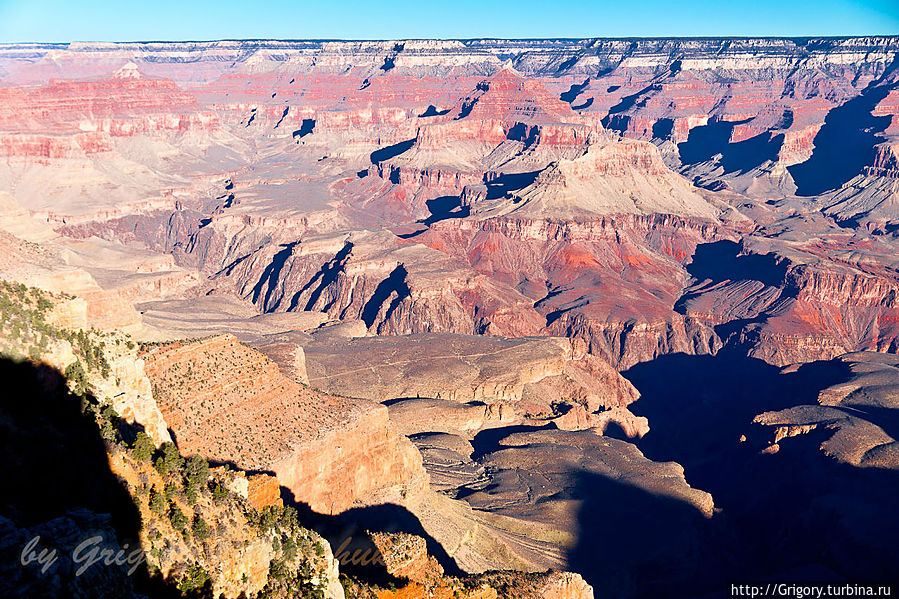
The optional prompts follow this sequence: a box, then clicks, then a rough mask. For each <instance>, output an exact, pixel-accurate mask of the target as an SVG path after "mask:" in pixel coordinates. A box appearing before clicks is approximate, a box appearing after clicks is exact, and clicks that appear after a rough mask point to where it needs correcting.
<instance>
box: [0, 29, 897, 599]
mask: <svg viewBox="0 0 899 599" xmlns="http://www.w3.org/2000/svg"><path fill="white" fill-rule="evenodd" d="M897 57H899V38H897V37H890V36H880V37H846V38H795V39H775V38H765V39H760V38H722V39H711V38H706V39H686V38H684V39H671V40H664V39H626V40H625V39H586V40H490V39H484V40H396V41H357V42H351V41H311V40H310V41H302V40H300V41H274V40H247V41H215V42H142V43H138V42H133V43H91V42H78V43H60V44H41V43H27V44H26V43H22V44H0V279H2V280H5V281H11V282H12V281H14V282H16V284H19V283H21V284H23V285H25V286H28V287H35V288H40V289H43V290H45V291H46V292H47V293H49V294H51V295H52V297H53V298H54V299H53V308H52V313H51V315H50V316H48V319H49V321H51V322H52V323H54V324H53V326H54V327H57V328H58V329H59V330H82V331H90V334H91V335H97V336H98V337H97V339H101V338H103V339H106V338H108V339H114V340H116V341H115V349H113V348H112V345H111V344H112V343H113V342H112V341H107V343H108V344H109V347H107V349H106V350H104V351H105V352H106V353H105V354H104V356H105V357H104V359H105V360H106V361H107V362H108V365H109V369H110V371H109V372H107V373H105V376H102V377H97V376H94V377H93V378H91V377H88V379H89V380H88V383H86V384H87V385H88V387H90V389H91V392H92V393H94V395H96V396H97V397H100V398H105V399H103V401H107V402H108V403H109V405H111V406H113V407H114V409H115V410H116V412H117V413H118V414H120V415H121V416H122V418H123V419H124V420H125V421H127V422H128V423H130V424H131V425H135V423H136V424H137V425H139V426H141V427H143V430H145V431H146V432H147V434H148V435H149V436H150V437H151V438H152V439H153V441H154V443H155V444H156V445H157V446H158V447H162V446H163V444H167V443H174V444H175V445H176V446H177V448H178V450H179V451H180V452H181V453H182V454H184V455H185V456H193V455H197V456H201V457H202V458H204V459H206V460H209V461H210V462H211V463H212V464H213V465H216V466H218V467H219V468H222V469H224V470H223V472H229V471H231V470H234V471H238V472H243V473H245V475H244V480H245V479H246V477H249V480H252V481H262V482H254V483H253V484H254V485H257V484H258V485H263V486H265V485H269V486H270V487H271V488H268V489H267V491H265V492H264V493H263V492H261V491H260V492H259V493H258V494H257V495H254V496H258V495H259V494H261V495H264V496H265V497H267V498H268V499H266V500H265V501H263V502H262V503H265V504H271V503H278V504H279V505H280V504H281V503H282V502H283V503H284V504H288V505H291V506H293V507H294V508H296V509H297V510H298V513H299V517H300V519H301V522H302V524H303V526H307V525H308V526H309V527H311V528H315V529H316V530H317V531H318V533H317V534H320V535H321V538H322V539H323V540H322V542H323V543H324V545H325V546H330V549H329V550H328V551H325V553H324V554H323V557H322V556H319V558H320V559H318V560H317V561H316V560H313V562H315V564H317V565H315V566H314V567H315V568H319V567H321V568H324V570H327V573H324V574H322V580H325V579H326V578H327V585H330V586H329V590H328V593H329V595H328V596H329V597H331V596H334V597H337V596H339V595H341V594H342V593H343V592H344V590H345V589H347V588H350V587H353V585H356V586H360V588H361V586H365V584H368V583H366V582H365V581H366V580H369V579H370V578H371V577H372V576H374V577H375V578H377V577H383V576H389V577H393V579H395V580H402V581H404V582H403V583H402V584H405V585H406V586H404V587H402V588H399V589H394V590H389V589H380V590H378V591H377V596H378V597H380V598H385V599H386V598H389V597H394V596H396V597H425V596H447V597H449V596H455V595H453V593H458V592H462V589H463V588H464V589H465V592H466V593H468V594H467V595H465V596H470V597H505V596H509V597H530V596H534V597H538V596H539V597H550V598H551V597H559V598H563V597H565V598H567V597H572V598H581V599H583V598H587V597H592V596H593V593H594V592H595V593H596V594H597V596H621V597H667V596H670V597H680V596H684V593H686V592H688V591H689V592H690V593H694V594H697V596H705V595H706V594H708V593H713V592H716V591H720V589H722V588H724V586H723V585H724V584H726V583H727V582H728V581H733V580H748V579H756V578H765V577H768V578H770V577H772V576H773V577H777V576H781V577H787V578H790V577H793V578H795V577H797V576H798V577H803V576H806V575H808V576H810V577H814V576H825V577H826V576H832V577H836V578H838V579H848V580H857V579H877V578H878V577H880V578H883V576H885V575H886V574H889V573H890V567H891V564H895V563H896V559H897V558H899V555H897V554H896V548H895V543H894V542H892V541H891V539H895V533H896V532H897V531H896V518H895V516H894V515H892V512H891V506H892V501H893V499H892V497H894V493H895V491H897V490H899V480H897V478H896V473H897V471H899V461H897V457H899V453H897V450H896V447H897V445H896V443H897V441H896V439H897V437H896V430H895V426H894V424H895V413H896V412H895V410H896V409H897V406H896V405H895V399H896V393H895V388H896V386H897V384H899V382H897V381H899V374H897V373H899V370H897V364H896V354H897V353H899V300H897V295H899V199H897V198H899V195H897V194H899V187H897V185H899V183H897V181H899V69H897V66H899V61H897ZM10 289H12V287H11V288H10ZM10 293H13V292H12V291H11V292H10ZM35 301H36V300H35ZM3 326H4V327H6V326H7V321H6V320H4V321H3ZM9 326H12V325H9ZM0 332H2V333H3V334H2V335H0V341H2V342H3V345H0V349H3V348H12V349H9V350H8V352H6V350H4V352H6V353H4V356H6V355H7V353H9V354H10V355H16V356H19V355H20V354H21V355H24V356H26V357H28V356H29V355H30V354H29V353H28V352H29V351H32V346H31V345H28V346H27V347H26V346H25V345H22V344H21V343H18V342H17V341H16V339H18V338H19V337H20V336H21V331H20V330H19V329H18V328H16V329H10V330H8V331H7V330H6V329H3V331H0ZM66 335H68V333H67V334H66ZM103 336H108V337H103ZM28 339H31V338H30V337H28ZM61 339H63V340H62V341H59V342H54V344H51V345H50V346H46V344H44V345H40V344H39V343H38V342H39V341H40V340H41V336H40V335H37V336H35V337H34V340H33V341H34V343H35V344H36V345H35V346H37V345H40V347H41V349H39V350H38V349H34V350H33V351H32V354H33V355H31V359H34V358H35V356H36V357H37V358H38V359H39V360H40V361H43V362H44V363H46V364H49V365H51V366H53V367H55V368H57V369H59V370H60V371H66V370H67V369H68V367H70V366H71V365H72V364H73V363H75V361H76V358H77V356H76V353H77V351H76V350H77V349H78V347H79V346H77V344H75V343H74V342H70V341H66V340H65V339H68V337H65V336H63V337H62V338H61ZM17 343H18V345H17ZM29 343H31V341H29ZM126 344H130V345H126ZM26 345H27V344H26ZM73 352H74V353H73ZM122 460H124V461H122ZM116 464H117V467H118V468H119V470H121V471H122V472H126V473H128V476H130V477H132V478H134V477H137V476H138V475H137V474H134V473H133V472H132V470H134V466H133V465H131V463H130V462H129V461H128V460H127V459H125V458H122V459H120V460H119V461H118V462H116ZM137 470H140V468H137ZM794 470H801V471H802V472H803V474H802V475H801V476H792V475H791V473H792V472H793V471H794ZM222 476H224V475H222ZM253 477H261V478H253ZM138 478H139V477H138ZM265 481H268V482H265ZM132 482H133V481H132ZM234 484H236V485H238V486H240V485H241V483H239V482H237V483H234ZM247 484H249V483H247ZM853 485H855V487H854V486H853ZM131 486H132V487H135V486H136V483H135V484H132V485H131ZM853 489H855V490H853ZM245 495H246V496H247V497H249V496H250V495H252V494H251V493H245ZM276 496H277V501H275V497H276ZM260 505H262V504H260ZM806 505H811V508H809V510H808V512H807V513H806V512H804V511H803V510H805V506H806ZM142 509H143V508H142ZM143 513H144V516H145V517H147V513H148V512H147V511H146V510H143ZM238 520H239V518H238ZM241 526H243V524H241ZM348 531H351V532H348ZM23 534H24V533H23ZM379 534H383V535H387V536H385V537H379V536H378V535H379ZM348 535H351V536H352V535H354V536H356V537H357V538H358V539H362V538H363V537H364V538H366V539H368V541H366V543H367V544H366V545H365V547H366V548H368V549H369V550H372V551H375V550H376V551H377V552H379V554H380V555H382V556H383V557H384V558H385V559H386V561H387V562H388V564H387V572H386V573H385V572H382V571H380V570H378V571H377V572H376V573H375V574H373V569H372V568H369V569H366V568H357V567H356V566H358V564H353V563H351V560H350V561H347V560H344V561H341V555H340V554H341V552H339V551H338V548H339V547H340V545H341V543H342V541H343V540H344V539H345V538H347V536H348ZM310 538H312V537H310ZM314 538H315V539H318V538H319V537H317V536H316V537H314ZM769 538H770V539H773V538H776V539H777V543H775V544H769V543H768V542H767V541H766V539H769ZM316 542H318V541H316ZM329 544H330V545H329ZM260 547H262V546H260ZM331 550H333V552H331ZM259 551H260V552H263V553H264V554H265V555H264V556H263V557H264V558H265V559H263V558H262V557H260V559H259V560H257V561H259V563H260V564H263V565H259V564H257V565H254V566H253V568H255V569H254V570H253V571H252V572H251V574H252V576H251V577H250V578H251V583H252V584H250V586H246V584H245V583H240V582H239V581H237V580H235V579H234V577H231V578H230V579H228V580H227V581H225V582H223V583H222V584H221V585H220V587H221V588H222V589H227V592H228V593H231V594H233V595H235V596H236V594H237V593H238V592H239V591H240V590H250V591H252V592H257V591H259V589H260V588H262V587H263V586H264V583H265V581H264V580H263V579H264V576H263V575H262V574H261V573H260V572H261V571H262V570H263V569H264V563H269V561H270V560H271V559H273V558H272V556H273V555H280V554H279V553H278V550H271V548H270V547H268V545H265V547H264V548H260V549H259ZM273 551H274V552H273ZM260 555H261V554H260ZM229 559H230V558H229ZM267 560H268V561H267ZM263 562H264V563H263ZM338 562H340V563H339V568H340V571H341V572H344V571H346V572H349V573H350V574H351V575H352V576H354V577H356V578H353V579H352V580H353V582H347V583H346V584H344V586H343V587H341V590H338V589H337V587H339V586H340V584H339V583H337V582H336V580H337V577H336V574H335V573H334V571H335V569H336V568H337V567H338ZM310 563H312V562H310ZM322 564H324V565H322ZM166 568H169V569H170V564H169V565H167V566H166ZM324 570H323V572H324ZM166 571H167V572H168V569H166ZM235 571H236V570H235ZM547 571H550V572H549V573H547ZM235 576H237V575H235ZM504 576H505V577H508V578H503V577H504ZM495 577H499V578H495ZM393 579H392V580H393ZM341 580H342V581H344V580H345V579H344V578H341ZM473 581H476V582H473ZM369 582H370V581H369ZM327 585H326V586H327ZM472 585H474V586H472ZM478 585H480V586H478ZM401 586H402V585H401ZM251 587H252V589H251ZM353 588H355V587H353ZM504 588H506V589H509V588H511V589H513V590H512V591H505V592H506V593H507V594H506V595H504V594H503V592H504V591H503V590H502V589H504ZM473 589H475V590H473ZM357 591H358V592H360V593H361V591H359V589H357ZM347 592H349V591H347ZM354 592H356V591H354ZM359 596H363V595H361V594H360V595H359Z"/></svg>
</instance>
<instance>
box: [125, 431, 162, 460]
mask: <svg viewBox="0 0 899 599" xmlns="http://www.w3.org/2000/svg"><path fill="white" fill-rule="evenodd" d="M131 447H132V449H133V450H134V457H135V459H137V460H140V461H141V462H148V461H150V459H151V458H152V457H153V454H154V453H155V452H156V446H155V445H154V444H153V439H151V438H150V435H148V434H147V433H145V432H144V431H141V432H139V433H137V437H136V438H135V439H134V444H133V445H132V446H131Z"/></svg>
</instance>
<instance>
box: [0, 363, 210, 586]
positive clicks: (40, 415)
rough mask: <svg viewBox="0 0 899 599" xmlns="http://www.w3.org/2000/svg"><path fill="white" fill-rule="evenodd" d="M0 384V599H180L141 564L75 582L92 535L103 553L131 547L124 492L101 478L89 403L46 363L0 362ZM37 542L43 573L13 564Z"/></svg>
mask: <svg viewBox="0 0 899 599" xmlns="http://www.w3.org/2000/svg"><path fill="white" fill-rule="evenodd" d="M0 381H2V383H3V390H2V391H0V459H2V463H3V484H0V531H2V535H0V537H2V539H3V541H2V542H0V595H2V596H4V597H17V596H23V597H29V598H30V597H66V596H80V597H109V598H118V597H131V596H134V594H135V593H139V594H140V595H144V596H150V597H154V598H156V597H162V598H166V597H182V596H184V595H183V594H182V593H180V592H179V591H178V590H177V589H176V588H175V585H174V584H170V583H166V582H164V581H163V580H162V579H161V577H160V576H159V575H158V574H150V572H149V571H148V569H147V568H146V564H142V565H141V566H140V567H139V568H138V569H137V570H136V571H135V572H134V574H133V575H132V576H128V574H127V570H126V568H123V567H119V566H115V565H113V566H105V565H103V564H100V565H94V566H92V567H90V568H88V569H86V570H85V572H84V573H83V574H82V575H81V576H78V575H77V574H76V572H75V570H76V568H77V566H76V565H75V564H74V562H73V560H72V552H73V550H74V547H75V546H76V545H77V544H79V543H81V542H82V541H84V540H86V539H90V538H91V537H94V536H100V537H102V545H101V546H102V547H104V548H106V547H114V548H127V547H128V546H129V545H131V546H135V545H136V544H137V540H138V538H139V535H140V530H141V518H140V514H139V512H138V510H137V508H136V507H135V504H134V502H133V500H132V498H131V495H130V494H129V492H128V489H127V488H126V486H125V484H124V483H123V482H122V481H120V480H119V479H118V477H117V476H116V475H115V474H114V473H113V472H112V471H111V470H110V467H109V461H108V458H107V449H106V443H107V441H104V439H103V438H102V436H101V434H100V430H99V429H98V427H97V425H96V423H95V422H94V420H93V418H92V417H91V416H89V415H88V414H87V413H85V412H84V410H83V403H88V404H96V400H95V399H94V398H93V397H92V396H90V395H87V396H85V397H79V396H76V395H74V394H72V393H70V392H69V391H68V388H67V386H66V379H65V377H64V376H63V374H62V373H61V372H59V371H58V370H56V369H55V368H53V367H51V366H48V365H46V364H32V363H29V362H16V361H13V360H9V359H7V358H0ZM121 426H123V427H127V425H125V424H124V423H122V424H121ZM131 432H134V431H131ZM126 434H127V432H126ZM37 535H40V537H41V538H40V539H39V541H38V542H39V548H40V549H48V550H52V549H56V550H57V551H58V555H59V557H58V559H57V562H56V563H55V564H54V565H53V566H52V568H51V569H48V570H47V571H46V572H45V573H44V572H42V571H41V567H40V566H39V565H38V564H36V563H33V562H32V563H30V564H28V565H25V566H22V565H20V560H21V556H22V552H23V551H24V550H25V544H26V543H27V542H28V541H29V540H31V539H33V538H34V537H35V536H37ZM7 585H9V586H7ZM210 592H211V590H210V589H208V588H203V589H198V590H197V591H196V592H195V593H193V594H191V595H189V596H193V597H205V596H207V594H208V593H210ZM23 593H24V594H23ZM210 596H211V595H210Z"/></svg>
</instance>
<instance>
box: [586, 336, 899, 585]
mask: <svg viewBox="0 0 899 599" xmlns="http://www.w3.org/2000/svg"><path fill="white" fill-rule="evenodd" d="M623 374H624V376H625V377H626V378H628V379H629V380H630V381H631V382H632V383H633V384H634V385H635V386H636V387H637V389H638V390H639V391H640V392H641V398H640V399H639V400H638V401H637V402H635V403H634V404H632V406H631V409H632V411H633V412H634V413H635V414H637V415H640V416H646V417H648V418H649V422H650V428H651V430H650V432H649V433H648V434H646V436H645V437H644V438H643V439H641V440H640V441H639V442H638V443H637V445H638V447H639V448H640V449H641V451H642V452H643V453H644V455H646V457H648V458H650V459H652V460H654V461H676V462H678V463H680V464H681V465H682V466H683V467H684V470H685V477H686V480H687V482H688V483H689V484H690V485H691V486H693V487H694V488H699V489H702V490H705V491H708V492H710V493H711V494H712V496H713V497H714V501H715V507H716V513H715V515H714V516H713V517H712V518H710V519H705V518H703V517H702V516H700V515H699V514H698V513H697V512H696V511H695V510H694V509H693V508H692V507H690V506H688V505H686V504H683V503H678V502H676V501H673V500H670V499H665V498H661V497H656V496H652V495H650V494H648V493H645V492H643V491H640V490H637V489H635V488H632V487H628V486H627V485H623V484H622V483H619V482H616V481H611V480H607V479H603V478H601V477H598V476H596V475H592V474H591V475H583V476H582V477H581V479H580V486H581V488H582V489H583V492H582V496H583V497H584V498H585V502H584V505H583V507H582V509H581V512H580V515H579V524H580V531H579V533H578V539H579V540H578V543H577V545H576V547H575V548H574V549H573V551H572V552H571V554H570V560H571V566H572V569H574V570H575V571H578V572H581V573H582V574H583V575H584V576H585V578H586V579H587V580H588V582H590V583H591V584H593V585H594V587H595V589H596V591H597V594H598V596H603V589H606V590H607V591H608V592H610V593H612V594H613V595H621V596H632V597H689V596H715V597H717V596H722V597H724V596H727V595H726V589H727V588H728V585H729V584H730V583H731V582H735V581H744V582H745V581H754V580H755V581H758V580H772V579H774V580H780V581H785V580H789V581H803V580H805V581H812V580H817V581H822V580H829V581H834V580H836V581H841V580H842V581H849V582H859V581H887V580H890V579H891V578H895V570H894V564H895V563H896V559H897V557H899V552H897V549H896V546H895V544H894V542H893V541H892V539H895V536H893V535H894V534H895V532H896V531H895V530H893V529H895V528H896V526H895V525H894V524H892V523H891V522H890V520H889V519H887V520H886V521H883V520H882V518H883V516H884V514H885V513H890V510H892V508H891V507H890V506H891V505H893V503H894V499H892V498H894V497H895V496H896V493H897V492H899V473H897V472H895V471H892V470H883V469H875V468H865V469H862V468H856V467H853V466H850V465H847V464H843V463H838V462H837V461H836V460H834V459H831V458H829V457H827V456H825V455H824V454H823V453H822V452H821V451H820V450H819V446H820V444H821V442H823V441H824V440H826V439H827V438H828V437H829V436H830V435H831V434H832V431H829V430H827V429H819V430H816V431H813V432H812V433H809V434H805V435H800V436H798V437H795V438H791V439H787V440H783V441H781V442H780V451H779V452H777V453H775V454H763V453H762V452H761V449H763V447H764V445H765V443H764V439H765V436H764V431H762V430H761V429H760V427H759V425H754V424H753V423H752V419H753V417H754V416H756V415H757V414H760V413H762V412H766V411H773V410H781V409H785V408H789V407H793V406H797V405H815V404H816V403H817V401H816V399H817V395H818V392H819V391H820V390H822V389H824V388H826V387H828V386H830V385H833V384H836V383H839V382H842V381H844V380H846V378H847V375H848V367H847V366H846V365H845V364H844V363H842V362H839V361H836V360H834V361H826V362H825V361H821V362H813V363H809V364H805V365H803V366H801V367H799V368H797V369H795V370H794V371H792V372H782V371H781V370H780V369H779V368H776V367H774V366H771V365H769V364H767V363H765V362H762V361H760V360H756V359H753V358H747V357H746V356H745V355H741V354H740V353H739V352H738V351H736V350H724V351H722V352H721V353H719V354H718V355H717V356H691V355H685V354H674V355H667V356H662V357H660V358H657V359H655V360H652V361H650V362H645V363H641V364H637V365H635V366H633V367H632V368H631V369H629V370H628V371H626V372H624V373H623ZM874 418H876V421H875V419H874ZM872 422H875V423H876V424H879V425H882V426H886V427H889V426H890V425H891V424H893V425H894V424H895V416H894V415H893V414H887V415H883V414H876V415H873V417H872ZM743 435H746V436H745V437H743ZM871 531H877V532H876V533H874V534H875V535H876V536H877V538H872V534H871Z"/></svg>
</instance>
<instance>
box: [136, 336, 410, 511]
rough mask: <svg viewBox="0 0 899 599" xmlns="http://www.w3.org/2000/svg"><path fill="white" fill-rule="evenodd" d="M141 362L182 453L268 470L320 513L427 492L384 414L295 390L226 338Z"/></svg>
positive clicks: (371, 406)
mask: <svg viewBox="0 0 899 599" xmlns="http://www.w3.org/2000/svg"><path fill="white" fill-rule="evenodd" d="M144 360H145V361H146V364H147V366H146V369H147V373H148V375H149V377H150V380H151V381H152V382H153V385H154V387H155V388H156V389H157V393H156V396H157V402H158V403H159V406H160V409H161V410H162V413H163V414H164V415H166V419H167V421H168V423H169V426H170V427H171V428H172V430H173V431H174V432H175V434H176V436H177V438H178V443H179V446H180V447H181V448H182V449H183V450H184V451H186V452H189V453H199V454H201V455H204V456H208V457H209V458H211V459H215V460H220V461H223V462H228V463H233V464H236V465H237V466H239V467H241V468H243V469H247V470H262V471H272V472H274V473H275V474H277V476H278V479H279V481H280V482H281V484H283V485H284V486H285V487H287V488H288V489H289V490H290V491H291V492H292V493H293V495H294V498H295V499H296V500H297V501H301V502H304V503H307V504H309V506H310V507H311V508H312V509H313V510H315V511H317V512H319V513H324V514H332V513H339V512H342V511H344V510H346V509H348V508H350V507H352V506H354V505H371V504H373V503H382V502H386V501H394V502H396V503H399V504H403V503H405V502H407V501H411V500H412V499H413V498H416V497H418V496H420V495H421V494H422V493H423V492H424V491H425V490H426V489H427V475H426V474H425V472H424V470H423V468H422V466H421V457H420V456H419V455H418V452H417V451H416V450H415V448H414V447H413V446H412V444H411V443H410V442H409V440H408V439H406V438H405V437H402V436H400V435H398V434H397V433H396V432H394V431H393V430H392V428H391V427H390V425H389V423H388V421H387V410H386V408H384V407H383V406H381V405H378V404H375V403H372V402H368V401H365V400H356V399H348V398H340V397H335V396H331V395H327V394H325V393H320V392H317V391H313V390H312V389H309V388H306V387H303V386H301V385H300V384H299V383H297V382H295V381H293V380H291V379H288V378H286V377H285V376H284V375H283V374H281V372H280V371H279V369H278V366H277V365H276V364H275V363H274V362H272V361H271V360H269V359H268V358H267V357H265V356H264V355H263V354H262V353H260V352H257V351H255V350H253V349H251V348H249V347H247V346H245V345H242V344H240V343H239V342H238V341H237V340H236V339H235V338H234V337H233V336H230V335H224V336H218V337H213V338H210V339H206V340H203V341H197V342H193V343H174V344H170V345H163V346H160V347H155V348H150V349H149V350H148V351H147V352H146V353H145V354H144Z"/></svg>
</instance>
